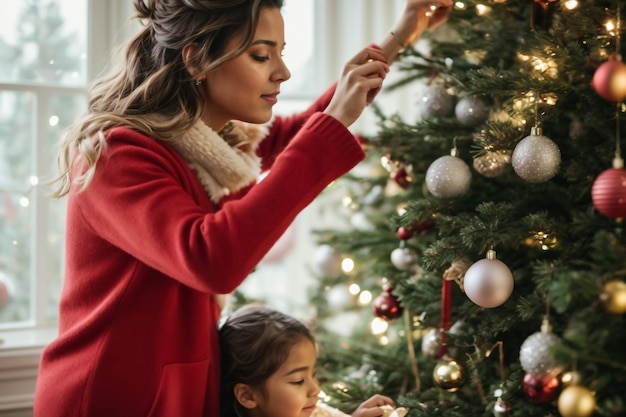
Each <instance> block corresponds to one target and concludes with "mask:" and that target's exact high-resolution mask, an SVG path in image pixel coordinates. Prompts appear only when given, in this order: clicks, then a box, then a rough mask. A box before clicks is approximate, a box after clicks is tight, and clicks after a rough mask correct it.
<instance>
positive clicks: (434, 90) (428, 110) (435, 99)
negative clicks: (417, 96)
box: [419, 84, 455, 118]
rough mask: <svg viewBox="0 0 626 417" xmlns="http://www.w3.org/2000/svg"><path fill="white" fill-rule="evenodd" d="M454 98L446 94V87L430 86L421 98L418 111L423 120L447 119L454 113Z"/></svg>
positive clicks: (439, 85)
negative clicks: (432, 118) (429, 118)
mask: <svg viewBox="0 0 626 417" xmlns="http://www.w3.org/2000/svg"><path fill="white" fill-rule="evenodd" d="M454 101H455V97H454V96H452V95H450V94H448V91H447V89H446V87H444V86H443V85H441V84H432V85H430V86H429V87H428V88H427V89H426V92H425V93H424V95H423V96H422V98H421V100H420V103H419V109H420V114H421V116H422V117H423V118H428V117H449V116H451V115H452V113H453V112H454Z"/></svg>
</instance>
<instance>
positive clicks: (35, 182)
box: [28, 175, 39, 187]
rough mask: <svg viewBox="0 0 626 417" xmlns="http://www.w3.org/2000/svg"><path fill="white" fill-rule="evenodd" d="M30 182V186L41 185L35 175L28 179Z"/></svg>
mask: <svg viewBox="0 0 626 417" xmlns="http://www.w3.org/2000/svg"><path fill="white" fill-rule="evenodd" d="M28 182H29V183H30V185H32V186H33V187H35V186H36V185H37V184H39V178H37V177H36V176H34V175H31V176H30V178H28Z"/></svg>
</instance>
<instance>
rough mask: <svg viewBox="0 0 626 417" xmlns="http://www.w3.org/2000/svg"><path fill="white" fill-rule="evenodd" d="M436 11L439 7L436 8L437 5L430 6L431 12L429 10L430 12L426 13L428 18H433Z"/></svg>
mask: <svg viewBox="0 0 626 417" xmlns="http://www.w3.org/2000/svg"><path fill="white" fill-rule="evenodd" d="M435 10H437V6H435V5H431V6H430V10H428V11H427V12H426V16H427V17H431V16H432V15H433V13H434V12H435Z"/></svg>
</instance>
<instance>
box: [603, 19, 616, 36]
mask: <svg viewBox="0 0 626 417" xmlns="http://www.w3.org/2000/svg"><path fill="white" fill-rule="evenodd" d="M615 27H616V25H615V22H614V21H613V20H607V21H606V23H604V28H605V29H606V31H607V32H609V33H610V34H611V35H614V33H613V31H615Z"/></svg>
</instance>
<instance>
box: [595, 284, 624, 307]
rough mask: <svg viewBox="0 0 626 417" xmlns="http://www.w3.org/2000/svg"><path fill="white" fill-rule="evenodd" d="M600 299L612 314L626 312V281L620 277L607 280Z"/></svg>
mask: <svg viewBox="0 0 626 417" xmlns="http://www.w3.org/2000/svg"><path fill="white" fill-rule="evenodd" d="M600 301H601V302H602V305H603V306H604V308H605V309H606V311H607V312H609V313H611V314H624V313H626V283H625V282H624V281H622V280H619V279H612V280H610V281H607V282H606V283H605V284H604V291H603V292H602V294H601V295H600Z"/></svg>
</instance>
